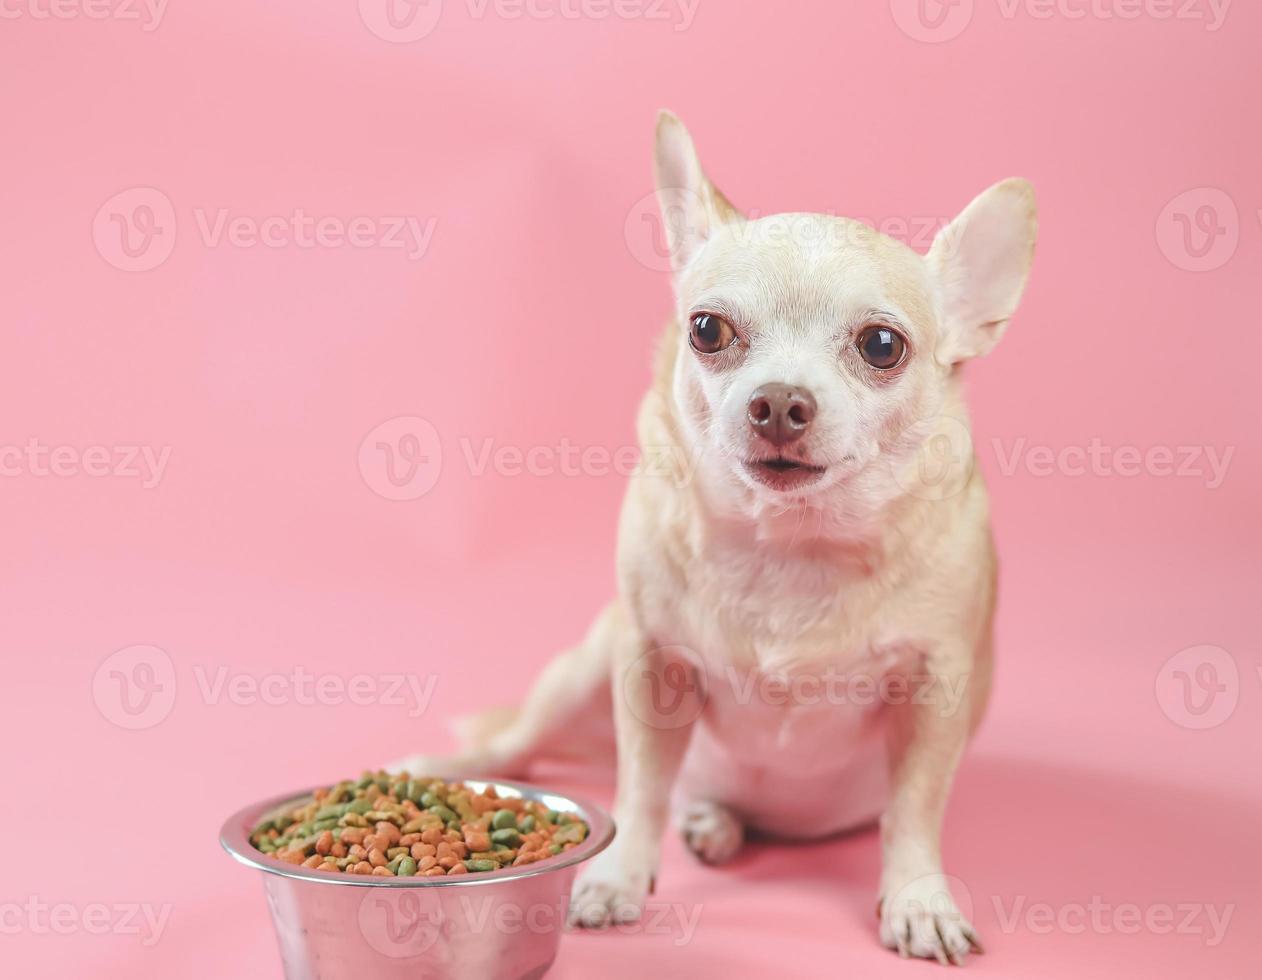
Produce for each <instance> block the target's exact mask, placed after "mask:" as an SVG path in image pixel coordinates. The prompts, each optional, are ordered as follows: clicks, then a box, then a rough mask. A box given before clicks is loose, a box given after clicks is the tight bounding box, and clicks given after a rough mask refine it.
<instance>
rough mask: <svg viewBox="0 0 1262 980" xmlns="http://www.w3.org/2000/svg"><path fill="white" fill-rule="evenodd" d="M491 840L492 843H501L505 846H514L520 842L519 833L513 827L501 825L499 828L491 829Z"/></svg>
mask: <svg viewBox="0 0 1262 980" xmlns="http://www.w3.org/2000/svg"><path fill="white" fill-rule="evenodd" d="M491 842H492V843H493V844H503V845H504V846H505V847H516V846H517V845H518V844H520V843H521V834H519V833H518V832H517V829H516V828H515V827H502V828H501V829H499V830H492V831H491Z"/></svg>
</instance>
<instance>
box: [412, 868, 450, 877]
mask: <svg viewBox="0 0 1262 980" xmlns="http://www.w3.org/2000/svg"><path fill="white" fill-rule="evenodd" d="M419 873H420V874H421V875H422V876H423V877H425V878H437V877H438V876H439V875H445V874H446V873H447V872H446V871H445V870H444V869H443V868H430V869H429V870H428V871H421V872H419Z"/></svg>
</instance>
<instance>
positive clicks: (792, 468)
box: [745, 456, 828, 491]
mask: <svg viewBox="0 0 1262 980" xmlns="http://www.w3.org/2000/svg"><path fill="white" fill-rule="evenodd" d="M827 469H828V467H826V466H817V465H815V464H814V463H804V462H802V461H801V460H797V459H789V458H787V457H785V456H773V457H771V458H770V459H752V460H746V461H745V472H747V473H748V474H749V475H750V476H752V477H753V478H754V479H755V480H757V481H758V482H759V483H761V484H762V485H763V486H765V487H770V488H771V489H772V490H781V491H783V490H797V489H800V488H802V487H805V486H809V485H810V484H812V483H814V482H815V481H816V480H818V479H819V478H820V477H821V476H823V475H824V472H825V470H827Z"/></svg>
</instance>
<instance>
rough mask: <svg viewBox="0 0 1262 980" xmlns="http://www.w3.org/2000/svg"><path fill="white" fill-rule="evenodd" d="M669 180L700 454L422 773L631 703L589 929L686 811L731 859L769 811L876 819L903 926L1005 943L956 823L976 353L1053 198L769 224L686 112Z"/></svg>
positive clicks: (649, 439)
mask: <svg viewBox="0 0 1262 980" xmlns="http://www.w3.org/2000/svg"><path fill="white" fill-rule="evenodd" d="M656 177H657V187H658V197H659V201H660V204H661V206H662V212H663V215H664V218H665V228H666V233H667V234H666V238H667V241H668V244H669V247H670V252H671V260H672V263H673V267H674V287H675V296H676V313H675V316H674V318H673V320H672V322H671V323H670V326H669V328H668V330H667V331H666V336H665V339H664V341H663V343H662V345H661V351H660V354H659V356H658V358H657V362H656V376H655V379H654V382H653V385H652V387H651V389H650V390H649V392H648V394H647V395H646V397H645V399H644V402H643V404H642V406H641V409H640V414H639V425H638V432H639V439H640V442H641V445H642V448H643V449H644V450H645V456H646V458H647V457H648V456H649V455H650V454H651V455H652V457H653V458H654V459H657V460H661V459H672V460H675V461H676V465H675V469H674V470H673V471H672V472H670V473H663V472H661V471H660V470H659V471H652V470H650V469H649V468H644V469H643V470H642V471H640V472H638V473H636V474H635V475H634V476H633V477H632V479H631V482H630V486H629V487H628V491H627V496H626V501H625V504H624V508H623V513H622V518H621V522H620V526H619V534H618V581H619V595H618V597H617V598H616V599H615V600H614V601H613V602H612V603H611V604H610V605H609V606H608V608H606V609H605V610H604V611H603V613H602V614H601V615H600V616H599V617H598V618H597V620H596V622H595V624H594V625H593V627H592V628H591V630H590V632H589V633H588V635H587V637H586V638H585V639H584V640H583V641H582V642H581V643H580V644H579V645H578V646H577V647H575V648H574V649H572V650H570V651H568V652H566V653H564V654H562V655H561V656H559V657H558V658H557V659H556V660H554V661H553V662H552V663H551V664H550V665H549V666H548V667H547V668H546V670H545V671H544V673H543V674H542V676H541V677H540V679H539V680H538V682H537V683H536V685H535V686H534V688H533V690H532V691H531V692H530V693H529V695H528V696H527V697H526V699H525V701H524V703H523V704H522V705H521V707H520V708H516V709H512V710H499V711H494V712H488V713H487V714H486V715H483V716H480V717H479V718H477V719H474V720H473V721H472V723H470V724H468V725H466V726H465V735H466V745H465V748H464V750H463V751H462V752H461V753H460V754H459V755H458V756H457V757H455V758H451V759H445V760H434V759H420V758H413V759H409V760H405V761H403V762H400V763H398V764H397V766H396V768H408V769H411V770H412V771H414V772H416V771H429V772H435V771H450V772H458V773H462V774H483V775H514V774H516V775H521V774H524V773H523V770H524V769H525V768H526V764H527V760H534V759H538V758H540V757H542V756H548V755H550V754H556V753H555V750H556V747H557V746H559V745H564V746H566V747H568V748H572V747H574V746H575V745H576V744H577V743H584V742H586V738H585V737H581V736H580V735H579V733H581V732H582V731H584V726H585V725H588V724H590V723H593V722H594V723H595V724H597V725H599V724H601V723H602V721H603V724H604V725H605V727H606V729H607V728H608V726H609V718H608V715H609V712H610V706H611V704H612V715H613V726H612V727H613V731H614V735H615V742H616V748H617V791H616V801H615V806H614V816H615V819H616V821H617V825H618V834H617V837H616V839H615V840H614V842H613V844H612V845H611V846H610V847H609V848H608V849H607V850H605V851H604V852H603V853H602V854H600V855H599V856H598V857H597V858H596V859H594V860H593V861H592V862H591V864H590V865H589V866H588V867H587V868H586V869H585V871H584V872H583V873H582V874H581V875H580V877H579V879H578V881H577V883H576V885H575V891H574V895H573V901H572V914H573V915H574V916H575V918H576V919H577V920H578V921H579V922H580V923H582V924H584V925H591V926H599V925H603V924H607V923H610V922H615V921H623V920H626V919H628V918H632V917H634V916H637V915H638V914H639V913H640V911H641V910H642V908H643V905H644V903H645V900H646V897H647V896H648V894H649V893H650V892H651V891H652V889H653V886H654V883H655V879H656V876H657V872H658V863H659V855H660V847H661V839H662V835H663V833H664V832H665V829H666V826H667V824H668V822H669V820H670V815H671V813H672V812H673V813H674V815H675V819H676V821H677V823H678V825H679V828H680V829H681V830H682V833H683V835H684V840H685V842H686V843H687V845H688V847H689V848H690V849H691V850H692V851H693V852H694V853H695V854H696V855H697V856H698V857H699V858H701V859H702V860H704V861H707V862H711V863H715V864H718V863H722V862H724V861H727V860H728V859H730V858H731V857H732V856H733V855H735V854H736V853H737V851H738V849H739V848H740V846H741V844H742V841H743V840H744V838H745V834H746V832H747V831H758V832H762V833H766V834H770V835H776V836H780V837H794V838H818V837H822V836H825V835H830V834H836V833H839V832H842V831H845V830H849V829H853V828H859V827H862V826H864V825H867V824H870V823H872V822H874V821H877V820H878V819H879V825H880V844H881V852H882V871H881V880H880V886H879V904H878V915H879V919H880V927H879V935H880V940H881V942H882V943H883V944H884V945H885V946H887V947H889V948H891V949H895V950H897V951H898V952H899V953H900V954H902V955H904V956H908V955H910V956H919V957H928V958H936V959H937V960H939V961H940V962H943V963H956V964H958V963H961V962H963V960H964V958H965V957H966V956H967V954H968V953H969V952H970V951H971V950H977V951H980V945H979V943H978V940H977V937H976V934H975V933H974V930H973V927H972V925H971V924H970V923H969V922H968V921H967V920H966V919H965V918H964V916H963V915H961V913H960V911H959V909H958V906H957V905H956V903H955V901H954V900H953V898H952V896H951V894H950V889H949V885H948V881H947V878H946V876H945V874H944V872H943V867H942V860H941V854H940V845H939V838H940V831H941V825H942V818H943V811H944V809H945V807H946V802H947V795H948V792H949V790H950V787H951V781H952V778H953V775H954V773H955V769H956V766H957V765H958V763H959V761H960V757H961V755H962V753H963V751H964V747H965V743H966V742H967V741H968V739H969V736H970V735H971V733H972V731H973V730H974V728H975V727H976V725H977V723H978V721H979V719H980V716H981V714H982V710H983V708H984V706H985V703H986V700H987V696H988V693H989V688H990V677H991V621H992V616H993V611H994V603H995V578H996V566H995V557H994V552H993V548H992V542H991V533H990V527H989V519H988V513H987V508H988V505H987V498H986V491H985V488H984V486H983V484H982V480H981V477H980V475H979V473H978V472H977V471H976V469H975V466H974V456H973V452H972V445H971V441H970V440H969V437H968V418H967V414H966V411H965V408H964V403H963V393H962V380H961V368H962V366H963V364H964V363H965V362H966V361H968V360H970V359H971V358H974V357H977V356H979V355H982V354H985V353H986V352H988V351H989V350H990V349H991V348H992V347H993V346H994V345H995V343H996V342H997V341H998V340H999V337H1000V335H1001V334H1002V333H1003V331H1004V328H1005V327H1006V326H1007V323H1008V321H1009V319H1010V318H1011V317H1012V315H1013V313H1014V311H1015V310H1016V307H1017V303H1018V301H1019V299H1020V297H1021V293H1022V290H1023V288H1024V286H1025V281H1026V277H1027V274H1028V272H1029V268H1030V264H1031V261H1032V258H1033V252H1034V239H1035V228H1036V214H1035V203H1034V195H1033V191H1032V189H1031V187H1030V185H1029V184H1027V183H1026V182H1025V181H1022V180H1016V179H1013V180H1006V181H1004V182H1002V183H999V184H997V185H995V186H993V187H991V188H990V189H989V190H987V191H985V192H984V193H982V194H981V195H980V196H979V197H977V198H976V199H975V200H974V201H973V202H972V203H971V204H970V205H969V206H968V207H967V208H965V209H964V211H963V212H962V213H961V214H960V215H959V217H958V218H956V219H955V220H954V221H953V222H952V223H951V224H949V225H948V226H947V227H946V228H944V229H943V230H942V231H941V232H940V233H939V234H938V236H937V238H936V239H935V241H934V243H933V246H932V248H931V249H930V250H929V252H928V253H927V254H926V255H923V256H922V255H920V254H919V253H917V252H915V251H913V250H912V249H911V248H909V247H907V246H905V245H903V244H902V243H900V242H898V241H895V240H893V239H891V238H887V237H885V236H884V235H881V234H879V233H878V232H876V231H875V230H873V229H871V228H870V227H868V226H866V225H863V224H861V223H859V222H855V221H850V220H847V219H843V218H836V217H828V216H823V215H816V214H779V215H771V216H766V217H759V218H757V219H752V218H747V217H745V216H744V215H742V214H741V213H740V212H739V211H738V210H737V209H736V208H735V207H733V206H732V204H730V203H729V202H728V200H727V199H726V198H725V197H724V196H723V194H722V193H720V191H719V190H718V189H717V188H716V187H715V186H714V184H712V183H711V182H710V180H709V179H708V178H707V177H706V175H705V173H704V172H703V170H702V168H701V165H700V163H699V161H698V158H697V155H696V152H695V150H694V147H693V142H692V139H691V137H690V136H689V135H688V132H687V130H686V129H685V128H684V126H683V125H682V123H681V122H680V121H679V120H678V119H677V118H676V117H675V116H673V115H671V114H669V113H663V114H662V115H661V117H660V119H659V122H658V127H657V146H656ZM664 450H669V451H668V452H666V451H664ZM609 693H612V701H611V699H610V698H609ZM602 716H603V718H602ZM592 744H595V743H594V741H593V743H592ZM786 801H791V802H789V803H787V802H786Z"/></svg>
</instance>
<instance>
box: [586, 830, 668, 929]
mask: <svg viewBox="0 0 1262 980" xmlns="http://www.w3.org/2000/svg"><path fill="white" fill-rule="evenodd" d="M615 847H616V845H615ZM615 847H611V848H610V849H609V850H607V851H605V853H604V854H601V855H600V856H598V857H597V858H596V859H595V860H594V861H592V863H591V864H590V865H588V867H587V868H586V869H584V870H583V872H581V873H580V875H579V878H578V881H576V882H575V883H574V892H573V894H572V895H571V896H570V915H569V922H570V925H576V926H583V927H584V928H586V929H603V928H604V927H605V926H608V925H611V924H614V923H619V922H634V921H635V920H636V919H638V918H639V917H640V914H641V912H643V910H644V903H645V901H647V899H648V895H649V891H650V889H651V888H652V883H653V875H652V872H650V871H648V870H634V869H629V868H627V867H626V866H625V863H624V861H622V860H620V859H619V855H618V853H617V852H616V850H615Z"/></svg>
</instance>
